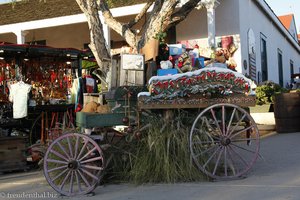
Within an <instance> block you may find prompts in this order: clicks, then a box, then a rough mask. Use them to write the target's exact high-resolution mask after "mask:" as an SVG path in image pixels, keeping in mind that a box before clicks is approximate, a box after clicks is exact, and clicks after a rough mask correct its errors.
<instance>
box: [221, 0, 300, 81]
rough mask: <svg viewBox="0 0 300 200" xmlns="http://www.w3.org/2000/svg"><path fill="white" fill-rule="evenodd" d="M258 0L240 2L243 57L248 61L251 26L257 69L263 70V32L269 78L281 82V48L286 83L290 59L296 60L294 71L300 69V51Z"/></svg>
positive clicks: (288, 75)
mask: <svg viewBox="0 0 300 200" xmlns="http://www.w3.org/2000/svg"><path fill="white" fill-rule="evenodd" d="M256 1H257V0H242V1H240V4H239V6H240V7H239V10H240V13H241V15H240V35H241V46H242V48H241V51H242V52H241V54H242V58H243V59H244V58H245V59H246V60H247V61H248V42H247V32H248V30H249V29H250V28H251V29H252V30H253V31H254V34H255V41H256V45H255V48H256V66H257V71H261V55H260V50H261V48H260V40H261V38H260V35H261V33H262V34H264V35H265V36H266V41H267V62H268V79H269V80H272V81H274V82H276V83H278V82H279V71H278V49H280V50H281V51H282V59H283V79H284V80H283V82H284V84H286V83H287V82H289V81H290V60H292V61H293V62H294V72H295V73H296V72H298V71H299V66H300V52H299V50H296V48H294V46H293V45H291V44H290V42H289V40H288V39H287V37H286V36H284V35H283V34H282V33H281V32H280V31H279V29H278V27H277V26H276V25H275V23H274V22H273V21H272V20H271V18H269V17H267V16H266V15H265V14H264V11H263V10H262V9H261V8H259V7H258V5H257V4H256V3H255V2H256ZM224 2H225V1H224ZM298 49H299V48H298Z"/></svg>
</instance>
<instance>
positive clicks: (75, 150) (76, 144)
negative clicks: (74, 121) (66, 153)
mask: <svg viewBox="0 0 300 200" xmlns="http://www.w3.org/2000/svg"><path fill="white" fill-rule="evenodd" d="M78 143H79V137H78V136H76V143H75V149H74V159H76V158H77V152H78Z"/></svg>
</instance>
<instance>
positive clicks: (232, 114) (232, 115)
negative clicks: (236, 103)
mask: <svg viewBox="0 0 300 200" xmlns="http://www.w3.org/2000/svg"><path fill="white" fill-rule="evenodd" d="M235 111H236V108H234V109H233V111H232V113H231V116H230V120H229V123H228V126H227V130H226V135H228V131H229V129H230V126H231V123H232V120H233V117H234V115H235Z"/></svg>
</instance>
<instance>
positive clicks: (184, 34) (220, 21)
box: [176, 0, 239, 41]
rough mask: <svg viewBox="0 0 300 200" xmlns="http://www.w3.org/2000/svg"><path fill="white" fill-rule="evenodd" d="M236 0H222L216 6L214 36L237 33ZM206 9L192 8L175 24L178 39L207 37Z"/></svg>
mask: <svg viewBox="0 0 300 200" xmlns="http://www.w3.org/2000/svg"><path fill="white" fill-rule="evenodd" d="M238 2H239V1H238V0H223V1H221V3H220V5H219V6H218V7H217V8H216V36H224V35H235V34H237V33H239V17H238V15H239V14H238ZM207 34H208V33H207V14H206V9H205V8H202V9H200V10H194V11H193V12H191V13H190V15H189V16H188V17H187V18H186V19H185V20H184V21H183V22H181V23H180V24H179V25H177V26H176V37H177V40H178V41H181V40H190V39H201V38H207Z"/></svg>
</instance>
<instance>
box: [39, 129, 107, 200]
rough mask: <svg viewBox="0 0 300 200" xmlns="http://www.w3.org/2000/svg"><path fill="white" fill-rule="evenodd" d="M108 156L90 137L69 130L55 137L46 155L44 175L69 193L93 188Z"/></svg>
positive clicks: (83, 192) (56, 187)
mask: <svg viewBox="0 0 300 200" xmlns="http://www.w3.org/2000/svg"><path fill="white" fill-rule="evenodd" d="M104 166H105V165H104V156H103V152H102V150H101V148H100V147H99V145H98V144H97V143H96V142H95V141H94V140H93V139H91V138H90V137H88V136H86V135H83V134H78V133H68V134H65V135H62V136H61V137H59V138H57V139H56V140H54V141H53V142H52V143H51V145H50V146H49V147H48V149H47V152H46V154H45V156H44V175H45V177H46V180H47V182H48V183H49V184H50V186H51V187H52V188H53V189H54V190H55V191H57V192H58V193H60V194H62V195H65V196H74V195H82V194H87V193H89V192H92V191H93V190H94V189H95V187H96V186H97V185H98V183H99V181H100V177H101V173H102V172H103V169H104Z"/></svg>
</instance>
